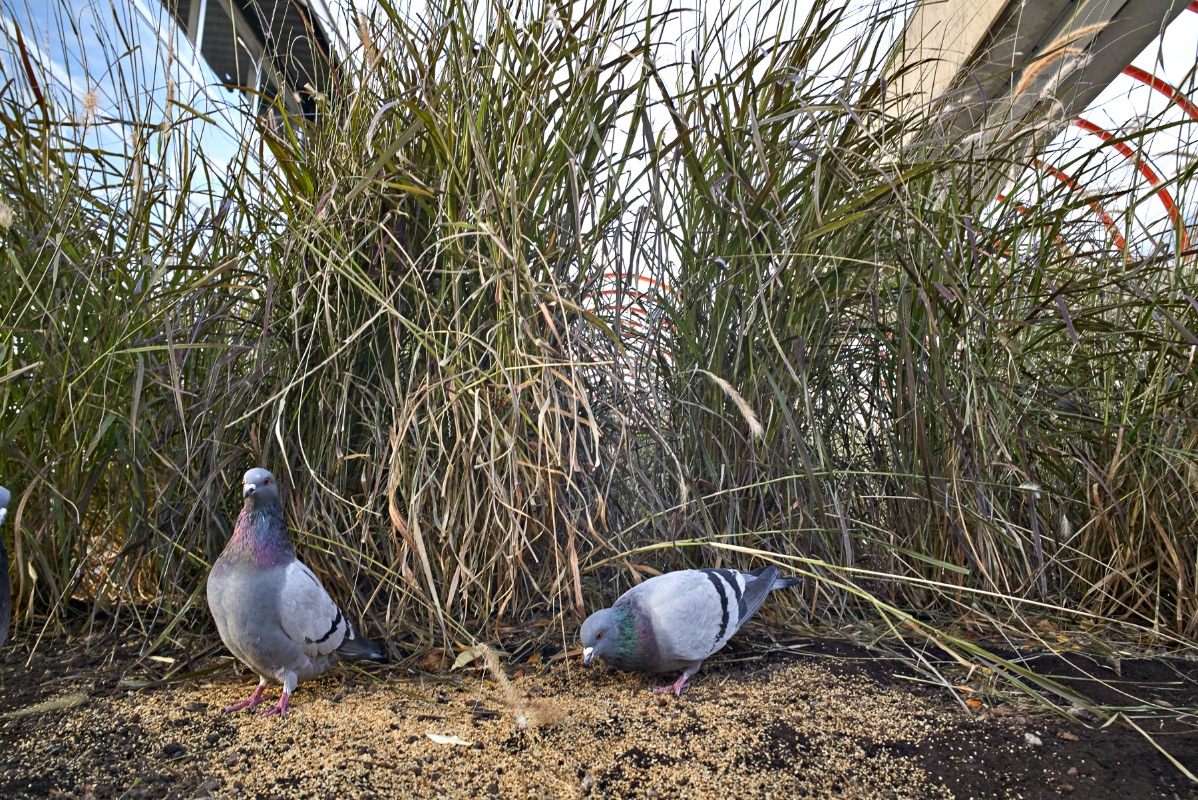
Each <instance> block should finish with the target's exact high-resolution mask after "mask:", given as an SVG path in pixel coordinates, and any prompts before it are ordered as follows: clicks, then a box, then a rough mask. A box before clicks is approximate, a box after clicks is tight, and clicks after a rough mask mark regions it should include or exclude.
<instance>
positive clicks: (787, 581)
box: [749, 564, 803, 592]
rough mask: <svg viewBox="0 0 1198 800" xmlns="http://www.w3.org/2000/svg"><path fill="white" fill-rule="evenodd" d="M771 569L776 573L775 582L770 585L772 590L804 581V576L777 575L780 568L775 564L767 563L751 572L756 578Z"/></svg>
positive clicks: (785, 587)
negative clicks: (785, 576)
mask: <svg viewBox="0 0 1198 800" xmlns="http://www.w3.org/2000/svg"><path fill="white" fill-rule="evenodd" d="M770 570H773V571H774V575H775V578H774V582H773V584H771V585H770V591H771V592H772V591H774V590H775V589H789V588H790V587H791V586H798V585H799V584H800V583H802V582H803V579H802V578H779V577H776V576H777V574H778V568H777V567H775V566H774V565H773V564H766V565H765V566H764V567H758V568H757V569H755V570H753V571H752V572H750V573H749V574H750V575H752V576H753V577H755V578H760V577H762V576H764V575H765V574H766V573H767V572H769V571H770Z"/></svg>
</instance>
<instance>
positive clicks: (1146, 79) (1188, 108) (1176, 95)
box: [1123, 2, 1198, 119]
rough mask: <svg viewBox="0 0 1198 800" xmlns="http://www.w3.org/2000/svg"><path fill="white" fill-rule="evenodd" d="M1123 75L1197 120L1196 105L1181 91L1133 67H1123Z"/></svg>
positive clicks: (1197, 107) (1197, 110)
mask: <svg viewBox="0 0 1198 800" xmlns="http://www.w3.org/2000/svg"><path fill="white" fill-rule="evenodd" d="M1194 5H1198V2H1196V3H1195V4H1194ZM1123 74H1124V75H1126V76H1128V77H1129V78H1135V79H1136V80H1138V81H1139V82H1140V83H1143V84H1145V85H1146V86H1150V87H1152V88H1153V89H1155V90H1156V91H1158V92H1160V93H1161V94H1163V95H1164V96H1165V97H1168V98H1169V99H1170V100H1172V101H1173V102H1174V103H1176V104H1177V105H1178V107H1179V108H1181V110H1182V111H1184V112H1186V114H1188V115H1189V117H1190V118H1191V119H1198V105H1194V103H1192V102H1190V99H1189V98H1188V97H1186V96H1185V95H1184V94H1183V93H1182V92H1181V90H1179V89H1175V88H1174V87H1173V85H1172V84H1170V83H1167V82H1166V81H1164V80H1161V79H1160V78H1158V77H1156V76H1155V75H1153V74H1152V73H1151V72H1145V71H1144V70H1142V69H1140V68H1139V67H1137V66H1134V65H1133V66H1128V67H1124V69H1123Z"/></svg>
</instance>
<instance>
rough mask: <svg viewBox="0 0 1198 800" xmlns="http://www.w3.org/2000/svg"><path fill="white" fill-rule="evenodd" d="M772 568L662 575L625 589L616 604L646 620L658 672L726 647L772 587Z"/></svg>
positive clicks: (671, 668)
mask: <svg viewBox="0 0 1198 800" xmlns="http://www.w3.org/2000/svg"><path fill="white" fill-rule="evenodd" d="M776 577H777V569H775V568H772V567H771V568H769V569H768V570H762V571H760V572H759V574H750V573H743V572H738V571H736V570H732V569H693V570H680V571H677V572H668V573H666V574H664V575H660V576H658V577H656V578H652V579H650V580H648V581H645V582H644V583H642V584H640V585H639V586H636V587H634V588H632V589H630V590H629V591H628V592H626V593H625V594H624V596H623V597H621V598H620V600H619V601H617V603H620V602H627V603H629V604H633V605H635V606H637V607H640V608H641V609H643V610H644V612H645V613H646V614H647V615H648V616H649V618H650V619H651V621H652V627H653V631H654V634H655V638H656V644H657V649H658V652H659V654H660V657H659V660H660V662H661V663H660V665H659V666H658V667H657V668H658V669H659V670H660V671H663V672H664V671H669V670H673V669H681V668H684V667H685V666H686V665H688V664H697V663H699V662H701V661H703V659H705V658H707V657H708V656H710V655H711V654H712V653H714V652H716V651H717V650H719V649H720V648H721V647H723V646H724V645H726V644H727V643H728V640H729V639H731V638H732V637H733V635H734V634H735V633H736V632H737V631H738V630H740V628H741V626H742V625H744V623H745V622H746V621H748V619H749V618H750V617H752V616H753V614H754V613H756V611H757V609H758V608H760V607H761V604H762V602H764V601H765V598H766V596H767V595H768V594H769V592H770V590H771V589H773V588H774V579H775V578H776Z"/></svg>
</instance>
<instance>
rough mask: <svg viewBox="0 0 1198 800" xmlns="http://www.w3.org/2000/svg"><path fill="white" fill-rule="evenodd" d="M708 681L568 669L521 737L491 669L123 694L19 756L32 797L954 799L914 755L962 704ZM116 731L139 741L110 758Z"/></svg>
mask: <svg viewBox="0 0 1198 800" xmlns="http://www.w3.org/2000/svg"><path fill="white" fill-rule="evenodd" d="M701 678H702V679H701V680H700V681H699V682H698V684H697V685H696V686H694V687H693V688H691V689H689V690H688V691H687V692H686V694H684V695H683V697H682V698H681V699H676V698H674V697H673V696H672V695H669V696H666V695H661V694H652V693H650V692H649V691H648V687H649V686H650V685H652V684H651V679H646V678H645V677H643V676H636V675H623V674H621V673H618V672H615V671H612V670H608V669H605V668H599V669H590V670H583V669H580V668H579V667H578V666H577V665H566V664H557V665H554V666H552V667H549V668H545V669H542V670H541V671H539V672H536V673H533V674H528V675H524V676H523V677H520V678H518V679H517V680H515V681H514V682H513V684H512V686H513V688H514V690H515V692H516V693H517V695H518V696H519V697H521V698H528V699H530V700H534V701H537V702H539V703H541V704H543V709H544V706H548V707H551V708H556V709H559V710H561V711H563V712H565V713H564V715H563V716H562V718H561V720H560V721H558V722H557V723H556V724H553V725H537V724H536V722H535V714H534V719H533V721H532V723H531V724H528V725H526V726H524V727H521V726H520V724H519V722H520V717H521V716H522V713H521V709H519V708H512V707H511V704H510V700H508V699H505V697H504V694H503V693H502V692H501V691H500V690H499V687H497V686H496V685H495V684H494V683H493V682H491V681H490V680H487V679H484V678H483V677H482V676H481V675H480V674H479V673H474V674H473V675H466V676H465V677H464V679H463V680H462V681H461V683H460V684H454V683H421V682H420V681H408V680H402V679H397V680H390V681H370V680H367V679H365V678H363V677H361V676H357V675H354V674H353V673H348V672H337V673H334V674H332V675H330V676H328V677H326V678H324V679H322V680H319V681H315V682H313V683H310V684H307V685H305V686H302V687H301V688H300V690H299V691H298V692H297V693H296V694H295V696H294V697H293V708H292V711H291V713H290V714H289V715H288V716H287V718H286V719H285V720H279V719H277V718H275V719H261V718H259V717H257V716H255V715H253V714H251V713H244V712H243V713H240V714H234V715H224V714H221V713H220V708H221V707H223V706H224V705H226V704H229V703H231V702H233V701H235V700H237V699H240V698H241V697H242V696H243V695H244V694H246V693H248V692H249V690H250V689H251V688H252V683H250V682H245V683H240V684H232V683H220V684H214V685H200V686H192V687H189V688H177V689H160V690H156V691H152V692H140V693H127V694H123V695H122V694H116V695H113V696H110V697H101V698H93V699H91V700H90V701H89V702H88V703H86V704H84V705H82V706H80V707H78V708H75V709H69V710H66V711H57V712H53V713H57V714H61V719H60V720H59V724H58V725H57V726H56V727H55V729H54V733H53V734H51V735H50V740H49V741H47V740H46V739H44V738H26V739H21V740H19V741H18V742H17V743H16V745H17V746H16V749H15V752H10V753H9V758H8V760H9V766H10V768H16V769H17V770H18V771H21V772H25V774H30V775H36V774H39V771H40V772H41V774H43V775H48V776H53V778H52V779H50V778H47V781H49V782H52V783H53V784H54V785H53V786H50V785H49V784H48V783H45V782H39V783H38V784H37V785H36V786H35V785H33V784H31V785H30V786H29V787H28V791H29V793H30V794H48V793H50V791H56V792H62V793H66V794H70V795H75V796H82V795H84V794H88V793H90V794H93V795H95V796H97V797H99V796H103V795H122V793H126V792H127V793H128V796H130V797H136V796H147V797H150V796H205V795H210V796H214V797H253V798H257V797H272V796H279V797H364V798H365V797H371V796H379V797H390V796H398V795H400V794H406V795H415V796H446V797H454V796H457V797H488V796H501V797H554V798H556V797H582V796H585V795H588V794H590V795H593V796H603V797H644V798H651V797H676V796H683V795H685V796H692V797H724V796H730V792H731V793H732V794H734V795H735V796H737V797H741V798H750V797H796V796H799V797H801V796H817V797H892V798H902V797H921V798H923V797H950V796H951V793H950V792H949V791H948V789H947V788H945V787H944V786H943V785H937V784H936V782H935V781H932V780H930V779H929V776H928V774H927V773H926V771H925V770H924V768H923V767H922V766H921V765H920V763H919V762H918V761H917V760H916V759H913V758H910V757H908V756H909V755H910V754H911V753H912V752H913V751H914V750H915V748H916V747H918V745H919V744H920V743H921V742H922V741H924V740H925V739H926V738H928V737H930V736H933V735H935V733H936V732H937V730H938V729H940V728H942V727H943V725H942V723H941V721H940V719H939V718H942V717H945V716H953V715H954V712H952V711H951V709H945V708H944V707H943V706H941V707H940V708H939V709H937V708H935V707H933V705H932V704H931V703H930V702H929V701H927V700H925V699H922V698H919V697H916V696H913V695H912V694H909V693H907V692H904V691H902V690H901V689H899V688H895V687H887V686H882V685H879V684H878V683H875V682H873V681H871V680H869V679H868V678H864V677H854V676H848V677H845V676H836V675H833V674H832V672H830V671H829V670H828V669H826V668H825V667H824V666H822V665H819V664H813V663H798V664H790V665H786V666H782V667H771V668H768V669H761V670H759V671H756V672H750V673H748V674H744V673H743V672H742V673H740V674H736V675H724V674H720V672H719V671H718V670H716V671H712V672H709V674H707V675H706V676H701ZM114 726H115V728H116V730H117V732H118V733H119V734H120V738H121V739H122V740H124V741H125V742H126V744H125V746H124V747H119V748H115V752H111V751H113V750H114V748H112V747H111V744H110V742H111V736H112V731H113V728H114ZM430 733H432V734H439V735H444V736H456V737H458V739H460V740H461V741H463V742H467V743H468V744H464V745H463V744H438V743H436V742H434V741H433V740H432V739H430V738H429V737H428V734H430ZM106 742H107V743H109V744H106ZM47 764H48V765H49V772H46V771H45V770H46V769H47ZM35 765H40V766H37V767H36V768H35ZM27 770H28V771H27ZM134 775H136V776H137V778H136V780H137V782H136V784H134V778H133V776H134ZM730 787H734V791H733V789H732V788H730ZM9 788H10V789H13V788H16V787H13V786H12V785H11V784H10V786H9ZM39 790H40V791H39Z"/></svg>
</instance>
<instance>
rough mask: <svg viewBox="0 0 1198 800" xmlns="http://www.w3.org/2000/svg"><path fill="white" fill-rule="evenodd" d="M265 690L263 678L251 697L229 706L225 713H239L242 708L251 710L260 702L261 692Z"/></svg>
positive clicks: (264, 679)
mask: <svg viewBox="0 0 1198 800" xmlns="http://www.w3.org/2000/svg"><path fill="white" fill-rule="evenodd" d="M265 689H266V678H263V679H262V680H260V681H258V688H257V689H255V690H254V693H253V694H252V695H250V696H249V697H247V698H246V699H245V700H242V701H241V702H240V703H234V704H233V705H231V706H226V707H225V713H226V714H228V713H230V712H233V711H241V710H242V709H243V708H253V707H254V706H256V705H258V704H259V703H261V702H262V692H263V690H265Z"/></svg>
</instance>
